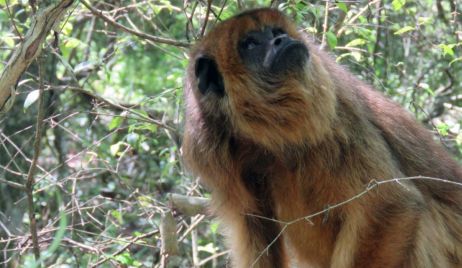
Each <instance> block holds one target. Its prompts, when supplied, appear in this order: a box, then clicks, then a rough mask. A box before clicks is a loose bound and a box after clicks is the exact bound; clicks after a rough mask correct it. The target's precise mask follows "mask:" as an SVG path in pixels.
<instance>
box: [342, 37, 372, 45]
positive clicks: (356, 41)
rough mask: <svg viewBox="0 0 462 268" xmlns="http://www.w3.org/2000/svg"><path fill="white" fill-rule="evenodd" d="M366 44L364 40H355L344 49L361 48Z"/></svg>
mask: <svg viewBox="0 0 462 268" xmlns="http://www.w3.org/2000/svg"><path fill="white" fill-rule="evenodd" d="M366 43H367V41H366V40H364V39H362V38H357V39H354V40H351V41H350V42H349V43H348V44H346V47H357V46H362V45H364V44H366Z"/></svg>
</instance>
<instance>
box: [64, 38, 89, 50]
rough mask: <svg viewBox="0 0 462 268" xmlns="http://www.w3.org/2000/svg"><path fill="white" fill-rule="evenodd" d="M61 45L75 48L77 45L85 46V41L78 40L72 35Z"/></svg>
mask: <svg viewBox="0 0 462 268" xmlns="http://www.w3.org/2000/svg"><path fill="white" fill-rule="evenodd" d="M63 45H64V47H65V48H76V47H78V46H85V43H83V42H82V41H80V40H79V39H77V38H73V37H68V38H67V39H66V40H65V41H64V42H63Z"/></svg>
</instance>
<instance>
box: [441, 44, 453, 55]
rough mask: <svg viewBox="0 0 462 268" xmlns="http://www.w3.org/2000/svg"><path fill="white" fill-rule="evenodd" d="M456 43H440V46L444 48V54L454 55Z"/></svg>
mask: <svg viewBox="0 0 462 268" xmlns="http://www.w3.org/2000/svg"><path fill="white" fill-rule="evenodd" d="M455 46H456V45H455V44H439V45H438V47H439V48H441V49H442V50H443V56H446V55H449V56H454V50H453V48H454V47H455Z"/></svg>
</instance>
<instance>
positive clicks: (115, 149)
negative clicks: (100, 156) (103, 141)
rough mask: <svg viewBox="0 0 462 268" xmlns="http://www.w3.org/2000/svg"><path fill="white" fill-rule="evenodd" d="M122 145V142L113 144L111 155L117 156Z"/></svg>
mask: <svg viewBox="0 0 462 268" xmlns="http://www.w3.org/2000/svg"><path fill="white" fill-rule="evenodd" d="M120 145H122V143H120V142H118V143H115V144H113V145H111V147H110V148H109V150H110V152H111V155H113V156H115V155H116V154H117V153H118V152H119V151H120Z"/></svg>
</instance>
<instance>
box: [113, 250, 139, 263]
mask: <svg viewBox="0 0 462 268" xmlns="http://www.w3.org/2000/svg"><path fill="white" fill-rule="evenodd" d="M114 260H116V261H118V262H119V263H120V264H125V265H133V263H134V262H135V260H134V259H133V258H132V256H130V253H129V252H124V253H122V254H120V255H117V256H115V257H114Z"/></svg>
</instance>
